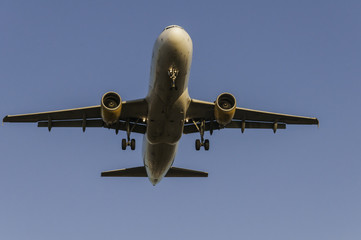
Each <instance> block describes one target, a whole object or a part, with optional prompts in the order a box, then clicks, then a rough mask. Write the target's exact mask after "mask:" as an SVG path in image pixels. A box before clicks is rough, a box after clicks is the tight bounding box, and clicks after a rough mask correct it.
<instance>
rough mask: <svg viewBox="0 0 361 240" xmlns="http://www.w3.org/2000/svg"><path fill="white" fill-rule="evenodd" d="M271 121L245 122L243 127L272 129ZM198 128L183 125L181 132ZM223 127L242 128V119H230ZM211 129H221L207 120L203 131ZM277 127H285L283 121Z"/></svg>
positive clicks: (192, 125) (193, 130) (195, 130)
mask: <svg viewBox="0 0 361 240" xmlns="http://www.w3.org/2000/svg"><path fill="white" fill-rule="evenodd" d="M197 126H198V128H200V123H198V124H197ZM273 126H274V125H273V123H267V122H245V128H252V129H273ZM198 128H197V127H196V126H195V125H194V124H188V125H185V126H184V129H183V133H184V134H189V133H195V132H199V130H198ZM224 128H233V129H234V128H239V129H241V128H242V121H232V122H230V123H229V124H228V125H226V126H225V127H224ZM211 129H213V130H220V129H223V128H221V127H220V126H219V124H218V123H217V122H216V121H213V122H211V121H209V122H206V124H205V129H204V130H205V131H210V130H211ZM277 129H286V124H284V123H278V124H277Z"/></svg>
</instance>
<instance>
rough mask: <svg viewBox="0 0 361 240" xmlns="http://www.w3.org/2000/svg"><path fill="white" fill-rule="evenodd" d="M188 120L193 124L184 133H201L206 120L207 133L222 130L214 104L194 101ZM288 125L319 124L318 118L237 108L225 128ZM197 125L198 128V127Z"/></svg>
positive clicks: (274, 127)
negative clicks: (200, 126) (201, 123)
mask: <svg viewBox="0 0 361 240" xmlns="http://www.w3.org/2000/svg"><path fill="white" fill-rule="evenodd" d="M187 119H188V120H191V121H192V122H193V123H188V124H185V126H184V131H183V132H184V133H185V134H187V133H193V132H198V131H199V125H200V121H202V120H205V129H204V130H206V131H212V130H213V129H221V128H222V127H221V126H219V125H218V123H217V122H216V121H215V120H214V103H212V102H206V101H200V100H196V99H192V100H191V102H190V105H189V108H188V111H187ZM286 124H317V125H318V124H319V122H318V119H317V118H310V117H302V116H295V115H288V114H281V113H272V112H265V111H258V110H253V109H247V108H240V107H237V108H236V112H235V114H234V117H233V120H232V122H231V123H229V124H228V125H226V126H225V128H261V129H274V130H275V129H285V128H286ZM196 125H197V126H196Z"/></svg>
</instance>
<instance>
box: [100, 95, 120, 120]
mask: <svg viewBox="0 0 361 240" xmlns="http://www.w3.org/2000/svg"><path fill="white" fill-rule="evenodd" d="M121 110H122V99H121V97H120V96H119V94H118V93H116V92H107V93H105V94H104V95H103V97H102V100H101V103H100V114H101V116H102V119H103V121H104V122H105V123H106V124H107V125H111V124H113V123H116V122H117V121H118V120H119V117H120V113H121Z"/></svg>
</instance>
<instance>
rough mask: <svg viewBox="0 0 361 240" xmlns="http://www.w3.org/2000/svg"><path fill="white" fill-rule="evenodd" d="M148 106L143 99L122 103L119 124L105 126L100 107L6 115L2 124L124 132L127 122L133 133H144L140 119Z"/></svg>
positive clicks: (144, 114)
mask: <svg viewBox="0 0 361 240" xmlns="http://www.w3.org/2000/svg"><path fill="white" fill-rule="evenodd" d="M147 111H148V105H147V102H146V100H145V99H138V100H133V101H123V102H122V112H121V115H120V118H119V122H117V123H116V124H113V125H111V126H106V125H105V124H104V122H103V120H102V118H101V114H100V105H97V106H91V107H83V108H74V109H65V110H58V111H50V112H39V113H30V114H20V115H8V116H6V117H5V118H4V119H3V122H37V123H38V127H48V128H49V130H50V129H51V128H52V127H82V128H83V131H84V130H85V128H86V127H106V128H112V129H116V130H126V125H127V122H128V123H129V126H130V129H131V130H132V131H133V132H138V133H145V131H146V125H145V123H142V121H141V119H143V118H144V117H145V116H147Z"/></svg>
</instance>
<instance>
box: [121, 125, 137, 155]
mask: <svg viewBox="0 0 361 240" xmlns="http://www.w3.org/2000/svg"><path fill="white" fill-rule="evenodd" d="M125 124H126V125H125V127H126V130H127V139H125V138H123V139H122V149H123V150H125V149H127V146H130V149H132V150H135V139H134V138H133V139H130V133H131V130H130V125H129V120H127V121H126V123H125Z"/></svg>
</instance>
